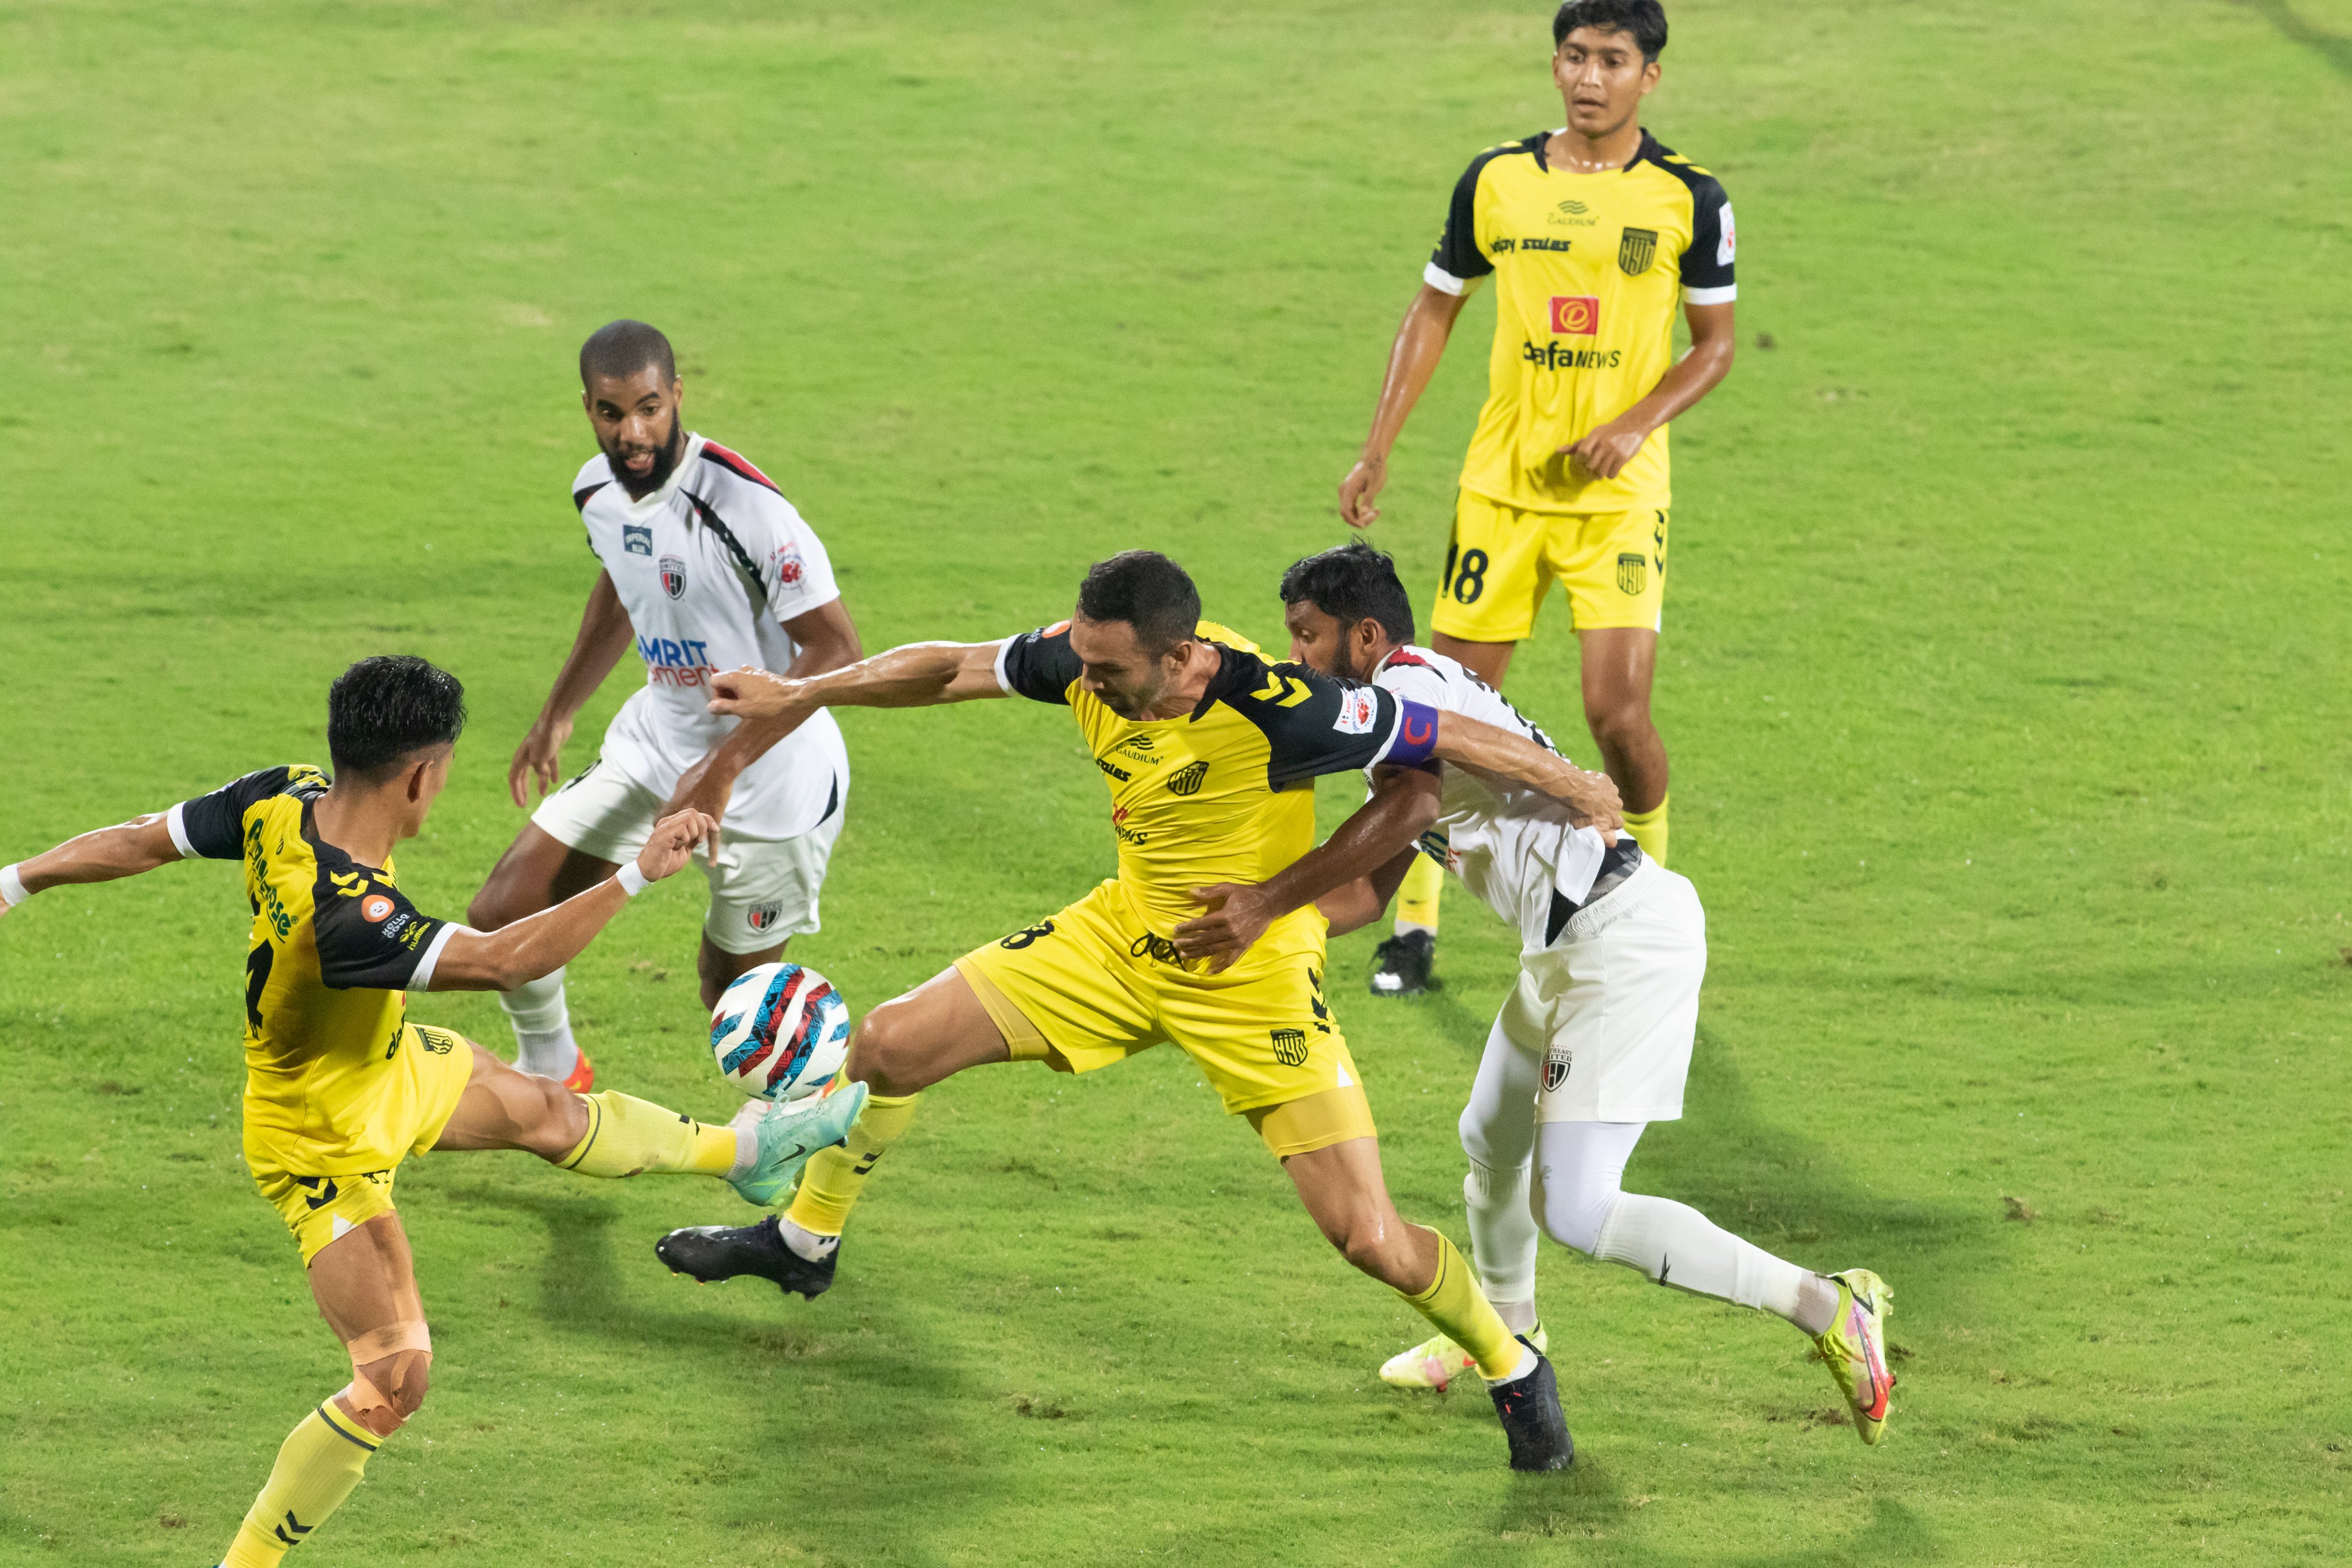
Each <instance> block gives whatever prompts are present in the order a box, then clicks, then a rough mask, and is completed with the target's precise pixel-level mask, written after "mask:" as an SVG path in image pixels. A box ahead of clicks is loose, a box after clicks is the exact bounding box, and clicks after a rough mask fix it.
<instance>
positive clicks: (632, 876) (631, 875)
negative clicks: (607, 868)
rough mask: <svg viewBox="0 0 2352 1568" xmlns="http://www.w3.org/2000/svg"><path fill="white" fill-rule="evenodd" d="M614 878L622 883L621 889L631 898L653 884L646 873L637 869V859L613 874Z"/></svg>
mask: <svg viewBox="0 0 2352 1568" xmlns="http://www.w3.org/2000/svg"><path fill="white" fill-rule="evenodd" d="M613 880H614V882H617V883H620V884H621V891H622V892H623V893H625V894H628V895H629V896H630V897H631V898H635V897H636V896H637V894H641V893H643V892H645V890H646V888H647V887H649V886H650V885H652V884H651V883H650V882H649V881H648V880H647V879H646V873H643V872H641V871H639V870H638V869H637V862H635V861H631V862H629V863H628V864H626V865H625V866H623V867H622V868H621V869H620V870H619V871H617V872H615V873H614V874H613Z"/></svg>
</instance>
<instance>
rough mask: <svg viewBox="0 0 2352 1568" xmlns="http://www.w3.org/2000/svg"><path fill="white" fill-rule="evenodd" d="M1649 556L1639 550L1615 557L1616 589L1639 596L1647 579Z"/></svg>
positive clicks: (1631, 595) (1629, 594) (1635, 596)
mask: <svg viewBox="0 0 2352 1568" xmlns="http://www.w3.org/2000/svg"><path fill="white" fill-rule="evenodd" d="M1649 568H1650V558H1649V557H1648V556H1645V555H1643V554H1642V553H1641V552H1640V551H1639V550H1635V551H1633V552H1631V553H1629V554H1626V555H1621V556H1619V557H1618V558H1617V591H1618V592H1620V593H1622V594H1626V595H1628V596H1630V597H1633V598H1636V599H1638V598H1640V597H1641V593H1642V590H1643V587H1644V586H1646V584H1647V582H1648V580H1649V575H1650V571H1649Z"/></svg>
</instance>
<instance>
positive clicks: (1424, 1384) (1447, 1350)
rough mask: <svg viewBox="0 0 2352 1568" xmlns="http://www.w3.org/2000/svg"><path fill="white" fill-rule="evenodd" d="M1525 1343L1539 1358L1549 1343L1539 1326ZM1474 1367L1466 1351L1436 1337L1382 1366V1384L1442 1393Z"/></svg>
mask: <svg viewBox="0 0 2352 1568" xmlns="http://www.w3.org/2000/svg"><path fill="white" fill-rule="evenodd" d="M1527 1340H1528V1343H1529V1344H1532V1345H1534V1346H1535V1347H1536V1354H1538V1355H1541V1354H1543V1353H1544V1350H1545V1348H1546V1347H1547V1346H1548V1345H1549V1344H1550V1343H1551V1341H1550V1340H1549V1338H1548V1337H1547V1336H1546V1335H1545V1333H1544V1332H1543V1325H1542V1324H1541V1323H1538V1324H1537V1325H1536V1326H1535V1328H1534V1330H1533V1331H1531V1332H1530V1333H1528V1335H1527ZM1477 1365H1478V1363H1477V1362H1476V1361H1475V1360H1474V1359H1473V1358H1472V1356H1471V1354H1470V1353H1469V1352H1468V1351H1466V1350H1464V1349H1463V1348H1462V1347H1461V1346H1460V1345H1458V1344H1455V1343H1454V1342H1453V1341H1452V1340H1450V1339H1448V1338H1446V1337H1445V1336H1444V1334H1438V1335H1436V1336H1435V1337H1434V1338H1431V1339H1425V1340H1423V1341H1422V1342H1421V1343H1419V1344H1417V1345H1414V1346H1413V1347H1412V1349H1411V1350H1401V1351H1399V1352H1397V1353H1396V1354H1394V1355H1392V1356H1391V1357H1389V1358H1388V1360H1386V1361H1384V1362H1382V1363H1381V1382H1382V1383H1385V1384H1387V1385H1389V1386H1390V1387H1391V1388H1434V1389H1436V1390H1438V1391H1439V1392H1440V1393H1443V1392H1444V1389H1445V1385H1447V1384H1449V1383H1451V1382H1453V1381H1454V1379H1455V1378H1457V1377H1459V1376H1461V1375H1463V1374H1464V1373H1465V1372H1473V1371H1475V1370H1476V1369H1477Z"/></svg>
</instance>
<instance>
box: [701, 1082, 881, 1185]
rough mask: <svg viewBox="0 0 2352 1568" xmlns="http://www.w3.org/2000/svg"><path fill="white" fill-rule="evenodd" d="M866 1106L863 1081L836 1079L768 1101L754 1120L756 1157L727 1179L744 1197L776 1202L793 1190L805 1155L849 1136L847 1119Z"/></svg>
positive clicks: (851, 1118)
mask: <svg viewBox="0 0 2352 1568" xmlns="http://www.w3.org/2000/svg"><path fill="white" fill-rule="evenodd" d="M864 1109H866V1085H865V1084H863V1083H842V1082H837V1081H836V1082H835V1083H834V1084H833V1085H832V1086H831V1087H829V1088H827V1089H826V1090H825V1091H824V1093H822V1094H817V1095H814V1096H812V1097H810V1098H809V1099H806V1100H801V1101H796V1102H794V1103H792V1104H789V1105H772V1106H770V1107H769V1108H768V1110H767V1111H766V1112H765V1113H762V1114H761V1117H760V1119H759V1120H758V1121H757V1122H756V1123H755V1124H753V1125H754V1126H755V1127H756V1129H757V1131H758V1134H759V1139H760V1155H759V1158H757V1159H756V1160H754V1161H753V1162H752V1164H751V1169H750V1170H748V1171H745V1172H744V1173H743V1174H742V1175H741V1176H735V1177H732V1178H730V1181H729V1183H728V1185H729V1186H732V1187H733V1188H734V1189H735V1190H736V1192H737V1193H738V1194H740V1196H741V1197H742V1199H743V1201H744V1202H745V1203H751V1204H757V1205H758V1206H759V1207H761V1208H772V1207H775V1205H776V1200H777V1199H778V1198H781V1197H783V1196H784V1195H785V1194H786V1193H788V1192H790V1191H792V1189H793V1178H795V1177H796V1176H799V1175H800V1174H801V1167H802V1166H804V1165H806V1164H808V1158H809V1156H810V1155H813V1154H814V1153H816V1152H817V1151H818V1150H819V1149H822V1148H826V1147H829V1146H831V1145H835V1144H838V1143H840V1142H842V1141H843V1140H844V1139H845V1138H846V1137H848V1136H849V1124H851V1123H852V1122H855V1121H856V1120H857V1113H859V1112H860V1111H863V1110H864ZM737 1125H738V1126H739V1127H740V1125H741V1124H740V1122H738V1123H737Z"/></svg>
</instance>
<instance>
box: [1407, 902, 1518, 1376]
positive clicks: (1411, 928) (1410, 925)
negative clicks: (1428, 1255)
mask: <svg viewBox="0 0 2352 1568" xmlns="http://www.w3.org/2000/svg"><path fill="white" fill-rule="evenodd" d="M1423 931H1426V932H1427V933H1429V935H1431V936H1436V935H1437V927H1436V926H1434V925H1423V924H1422V923H1421V922H1420V921H1418V920H1399V921H1398V922H1397V923H1396V934H1397V935H1398V936H1414V935H1416V934H1417V933H1420V932H1423ZM1503 1381H1505V1382H1506V1383H1507V1382H1509V1381H1510V1379H1508V1378H1505V1379H1504V1380H1503Z"/></svg>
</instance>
